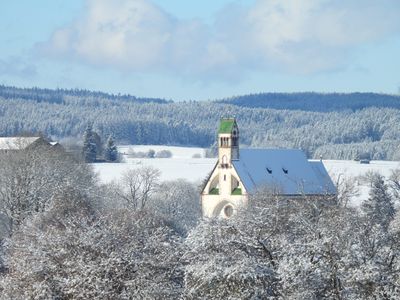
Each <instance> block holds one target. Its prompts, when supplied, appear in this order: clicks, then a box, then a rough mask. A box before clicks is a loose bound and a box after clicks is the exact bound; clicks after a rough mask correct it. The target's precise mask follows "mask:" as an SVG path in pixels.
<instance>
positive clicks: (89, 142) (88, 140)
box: [82, 123, 97, 163]
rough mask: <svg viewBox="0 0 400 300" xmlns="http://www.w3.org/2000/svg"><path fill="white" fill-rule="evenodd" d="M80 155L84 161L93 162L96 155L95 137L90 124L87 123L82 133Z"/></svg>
mask: <svg viewBox="0 0 400 300" xmlns="http://www.w3.org/2000/svg"><path fill="white" fill-rule="evenodd" d="M82 156H83V159H84V160H85V162H89V163H90V162H95V161H96V156H97V145H96V138H95V134H94V132H93V127H92V124H90V123H89V124H88V125H87V127H86V130H85V132H84V134H83V147H82Z"/></svg>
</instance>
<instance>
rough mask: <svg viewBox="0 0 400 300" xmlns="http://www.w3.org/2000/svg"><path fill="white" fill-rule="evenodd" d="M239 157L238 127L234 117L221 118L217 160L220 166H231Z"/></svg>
mask: <svg viewBox="0 0 400 300" xmlns="http://www.w3.org/2000/svg"><path fill="white" fill-rule="evenodd" d="M238 159H239V128H238V126H237V124H236V120H235V119H234V118H230V119H221V122H220V125H219V130H218V161H219V167H220V168H230V167H232V166H231V165H232V160H238Z"/></svg>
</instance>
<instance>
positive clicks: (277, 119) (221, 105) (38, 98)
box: [0, 86, 400, 160]
mask: <svg viewBox="0 0 400 300" xmlns="http://www.w3.org/2000/svg"><path fill="white" fill-rule="evenodd" d="M232 116H234V117H236V118H237V120H238V124H239V127H240V142H241V144H242V145H243V146H250V147H263V148H279V147H284V148H296V149H302V150H304V152H305V153H306V154H307V155H308V157H314V158H319V157H320V156H322V157H323V158H326V159H328V158H331V159H354V158H361V157H363V158H371V159H387V160H400V135H399V132H400V97H398V96H390V95H381V94H373V93H353V94H318V93H293V94H278V93H268V94H258V95H248V96H241V97H232V98H230V99H223V100H217V101H189V102H172V101H167V100H164V99H152V98H137V97H135V96H131V95H112V94H107V93H103V92H96V91H87V90H62V89H56V90H51V89H38V88H30V89H21V88H15V87H7V86H0V136H14V135H17V134H20V133H24V132H25V133H26V132H36V133H37V132H42V133H44V134H45V135H48V136H50V137H53V138H54V139H57V140H60V139H61V140H62V139H63V138H66V140H69V139H70V138H73V139H81V138H82V135H83V133H84V131H85V128H86V126H87V125H88V124H89V123H91V124H93V128H94V130H95V131H96V132H97V133H98V134H99V135H100V136H101V138H102V139H103V140H105V139H106V138H107V137H108V136H109V135H110V134H112V135H113V136H114V138H115V139H116V141H117V143H120V144H121V143H127V144H137V145H138V144H152V145H182V146H201V147H209V146H210V145H211V144H213V143H214V142H215V141H216V129H217V127H218V123H219V120H220V118H221V117H232Z"/></svg>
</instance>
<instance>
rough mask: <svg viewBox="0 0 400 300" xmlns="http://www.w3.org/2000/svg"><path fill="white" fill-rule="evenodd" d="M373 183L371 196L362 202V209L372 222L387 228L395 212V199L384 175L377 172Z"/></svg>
mask: <svg viewBox="0 0 400 300" xmlns="http://www.w3.org/2000/svg"><path fill="white" fill-rule="evenodd" d="M371 184H372V186H371V190H370V194H369V198H368V199H367V200H365V201H364V202H363V203H362V210H363V212H364V214H365V216H366V218H367V221H368V222H369V223H370V224H372V225H381V226H383V228H387V227H388V226H389V223H390V221H391V220H392V219H393V216H394V213H395V209H394V204H393V199H392V197H391V195H390V194H389V191H388V187H387V185H386V183H385V181H384V178H383V176H382V175H380V174H375V175H374V178H373V179H372V181H371Z"/></svg>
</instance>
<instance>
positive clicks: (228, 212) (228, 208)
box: [224, 205, 233, 218]
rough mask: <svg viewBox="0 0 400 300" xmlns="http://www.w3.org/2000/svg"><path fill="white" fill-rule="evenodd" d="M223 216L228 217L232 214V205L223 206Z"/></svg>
mask: <svg viewBox="0 0 400 300" xmlns="http://www.w3.org/2000/svg"><path fill="white" fill-rule="evenodd" d="M224 214H225V217H227V218H230V217H232V215H233V207H232V206H231V205H227V206H225V208H224Z"/></svg>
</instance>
